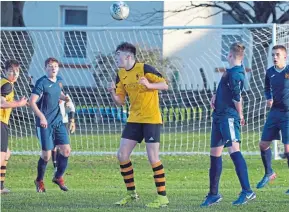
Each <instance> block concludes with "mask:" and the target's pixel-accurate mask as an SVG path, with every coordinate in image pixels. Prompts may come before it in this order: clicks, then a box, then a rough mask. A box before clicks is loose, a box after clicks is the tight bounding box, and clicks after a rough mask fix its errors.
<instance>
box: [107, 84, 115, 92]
mask: <svg viewBox="0 0 289 212" xmlns="http://www.w3.org/2000/svg"><path fill="white" fill-rule="evenodd" d="M107 90H108V92H110V93H112V92H114V91H115V84H114V82H108V83H107Z"/></svg>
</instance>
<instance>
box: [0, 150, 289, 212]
mask: <svg viewBox="0 0 289 212" xmlns="http://www.w3.org/2000/svg"><path fill="white" fill-rule="evenodd" d="M223 158H224V162H223V174H222V178H221V183H220V192H221V193H222V194H223V196H224V200H223V201H222V202H221V203H220V204H219V205H216V206H213V207H211V208H209V209H200V208H199V205H200V204H201V202H202V201H203V199H204V196H205V195H206V193H207V192H208V168H209V157H208V156H163V157H162V161H163V164H164V166H165V171H166V176H167V194H168V197H169V200H170V205H169V207H168V208H166V209H161V210H162V211H262V212H271V211H276V212H277V211H278V212H281V211H284V212H285V211H288V208H289V200H288V198H289V197H288V195H286V194H284V192H285V191H286V190H287V189H288V188H289V182H288V169H287V162H286V161H285V160H278V161H273V167H274V169H275V171H276V172H277V174H278V178H277V179H276V180H275V181H274V183H273V184H271V185H270V186H268V187H266V188H264V189H263V190H255V191H256V193H257V199H256V200H255V201H253V202H250V203H249V204H248V205H244V206H241V207H233V206H231V202H232V201H234V200H235V199H236V198H237V196H238V193H239V192H240V185H239V182H238V179H237V177H236V174H235V171H234V167H233V165H232V161H231V160H230V159H229V157H228V156H224V157H223ZM37 160H38V156H18V155H13V156H12V157H11V159H10V161H9V163H8V170H7V177H6V183H5V185H6V186H7V188H9V189H11V191H12V192H11V193H10V194H8V195H3V196H2V197H1V207H2V211H9V212H12V211H29V212H30V211H36V212H39V211H89V212H90V211H104V212H105V211H116V212H117V211H156V210H148V209H146V208H145V207H144V205H145V204H146V203H148V202H149V201H151V200H153V198H154V197H155V195H156V189H155V186H154V182H153V177H152V175H153V172H152V170H151V167H150V165H149V163H148V162H147V159H146V157H144V156H133V157H132V162H133V165H134V170H135V182H136V187H137V190H138V192H139V195H140V197H141V199H140V201H139V202H136V203H134V204H132V205H129V206H125V207H116V206H114V205H113V203H114V202H116V201H118V200H119V199H120V198H121V197H122V195H123V194H124V193H125V186H124V183H123V180H122V177H121V175H120V173H119V167H118V162H117V160H116V158H115V157H112V156H71V158H70V161H69V162H70V163H69V168H68V170H67V173H66V175H65V179H66V182H67V185H68V186H69V188H70V191H69V192H62V191H60V190H59V188H58V187H57V186H56V185H54V184H52V182H51V178H52V171H53V170H52V165H51V163H49V166H48V168H47V172H46V178H45V179H46V181H45V183H46V189H47V192H46V193H43V194H41V193H36V191H35V187H34V184H33V180H34V179H35V176H36V165H37ZM247 164H248V167H249V175H250V181H251V184H252V186H254V187H255V185H256V183H257V182H258V181H259V180H260V178H261V177H262V176H263V168H262V162H261V160H260V159H259V157H258V156H256V157H253V156H251V157H249V158H247Z"/></svg>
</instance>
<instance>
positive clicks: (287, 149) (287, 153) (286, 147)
mask: <svg viewBox="0 0 289 212" xmlns="http://www.w3.org/2000/svg"><path fill="white" fill-rule="evenodd" d="M284 150H285V157H286V159H287V164H288V168H289V144H284ZM285 193H286V194H289V189H288V190H287V191H286V192H285Z"/></svg>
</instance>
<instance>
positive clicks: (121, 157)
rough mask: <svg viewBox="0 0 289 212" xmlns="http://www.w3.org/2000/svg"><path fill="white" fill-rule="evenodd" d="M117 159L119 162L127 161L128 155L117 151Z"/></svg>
mask: <svg viewBox="0 0 289 212" xmlns="http://www.w3.org/2000/svg"><path fill="white" fill-rule="evenodd" d="M117 159H118V160H119V161H126V160H129V154H128V153H126V152H124V151H121V150H118V152H117Z"/></svg>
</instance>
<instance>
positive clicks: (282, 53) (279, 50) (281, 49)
mask: <svg viewBox="0 0 289 212" xmlns="http://www.w3.org/2000/svg"><path fill="white" fill-rule="evenodd" d="M272 59H273V63H274V65H275V66H277V67H280V68H283V67H284V66H285V65H286V59H287V50H286V48H285V46H282V45H276V46H273V48H272Z"/></svg>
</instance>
